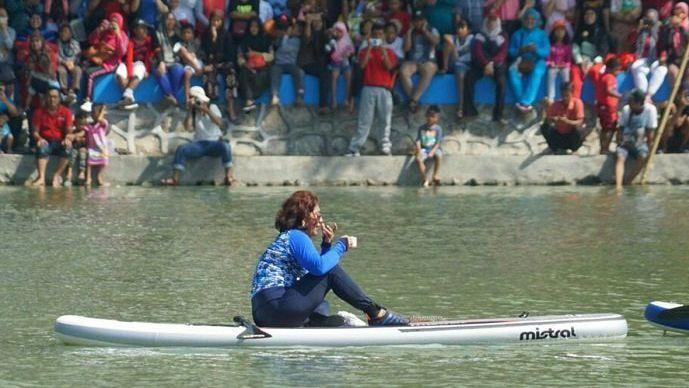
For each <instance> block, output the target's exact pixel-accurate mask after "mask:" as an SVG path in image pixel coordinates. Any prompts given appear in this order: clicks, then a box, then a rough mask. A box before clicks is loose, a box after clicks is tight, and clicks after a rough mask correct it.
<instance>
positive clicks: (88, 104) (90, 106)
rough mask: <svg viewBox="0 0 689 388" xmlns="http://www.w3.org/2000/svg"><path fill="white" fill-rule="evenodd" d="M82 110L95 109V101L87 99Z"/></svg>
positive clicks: (89, 110) (82, 105)
mask: <svg viewBox="0 0 689 388" xmlns="http://www.w3.org/2000/svg"><path fill="white" fill-rule="evenodd" d="M80 108H81V110H83V111H84V112H87V113H91V110H92V109H93V103H92V102H91V101H89V100H86V101H85V102H84V103H83V104H81V107H80Z"/></svg>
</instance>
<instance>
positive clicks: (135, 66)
mask: <svg viewBox="0 0 689 388" xmlns="http://www.w3.org/2000/svg"><path fill="white" fill-rule="evenodd" d="M148 28H149V25H148V24H146V22H145V21H144V20H142V19H139V20H137V21H136V24H135V26H134V36H133V37H132V38H131V39H129V46H128V47H127V55H126V57H125V61H124V62H123V63H120V64H119V65H117V68H116V69H115V76H116V78H117V82H118V83H119V84H120V86H121V87H122V89H123V92H122V100H121V101H120V103H119V105H120V107H121V108H123V109H136V108H137V107H138V106H139V105H138V104H137V103H136V101H135V99H134V90H135V89H136V88H137V86H139V83H140V82H141V81H143V79H144V78H145V77H147V76H148V75H149V74H150V73H151V61H152V60H153V57H154V56H155V54H156V49H155V46H154V41H153V38H152V37H151V34H150V32H149V30H148Z"/></svg>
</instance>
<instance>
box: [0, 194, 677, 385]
mask: <svg viewBox="0 0 689 388" xmlns="http://www.w3.org/2000/svg"><path fill="white" fill-rule="evenodd" d="M290 192H291V189H288V188H285V189H282V188H280V189H239V190H231V191H228V190H226V189H221V188H174V189H144V188H129V187H128V188H111V189H107V190H104V191H99V190H95V191H91V192H86V191H82V190H78V189H75V190H50V189H49V190H46V191H37V190H30V189H25V188H19V187H0V230H1V231H2V233H1V235H0V257H1V261H0V296H1V298H0V314H1V315H0V333H1V334H2V337H0V362H1V364H0V365H1V367H0V386H3V387H4V386H15V385H16V386H31V385H37V386H90V385H94V384H96V385H99V386H103V385H104V386H124V385H126V386H130V385H135V386H141V385H149V386H183V385H210V386H236V385H241V386H262V385H292V386H322V385H341V386H351V385H355V384H356V385H362V384H373V385H382V384H387V383H395V384H405V385H421V384H424V385H437V386H442V385H450V384H452V385H503V386H504V385H514V384H520V385H522V384H528V385H533V384H540V385H553V384H558V385H560V384H568V385H577V386H581V385H592V384H593V385H609V384H616V385H627V384H642V385H664V386H686V384H687V381H688V378H689V373H688V372H687V365H689V337H685V336H678V335H673V336H667V337H663V336H662V335H661V332H660V331H659V330H657V329H654V328H652V327H650V326H649V325H648V324H646V323H645V322H644V320H643V318H642V311H643V307H644V306H645V304H646V303H647V302H648V301H650V300H653V299H659V300H675V301H680V302H682V301H684V302H689V287H687V284H688V280H689V266H688V265H687V257H688V255H687V253H688V252H689V239H687V233H688V232H687V231H689V217H687V214H689V200H687V198H689V187H647V188H637V189H631V190H628V191H627V192H625V193H624V194H623V195H621V196H616V195H615V194H614V192H613V191H611V190H610V189H609V188H571V187H562V188H559V187H558V188H553V187H543V188H538V187H536V188H442V189H441V190H439V191H437V192H435V193H434V192H433V191H430V190H416V189H399V188H377V189H364V188H356V189H341V188H323V189H318V190H317V192H318V194H319V195H320V197H321V202H322V205H321V207H322V210H323V213H324V215H325V217H326V219H327V220H332V221H336V222H337V223H338V224H339V225H340V231H341V232H343V233H348V234H353V235H356V236H358V237H359V245H360V248H359V249H358V250H356V251H354V252H352V253H350V254H348V256H347V257H346V259H345V261H344V267H345V268H346V269H347V270H348V271H349V272H350V273H351V274H352V276H353V277H354V278H355V279H357V281H358V282H359V283H360V284H361V285H362V286H363V287H364V289H366V290H367V291H368V293H369V294H371V295H372V296H373V297H374V298H375V299H376V300H377V301H379V302H381V303H383V304H385V305H387V306H389V307H391V308H393V309H395V310H397V311H399V312H402V313H405V314H412V315H417V316H442V317H447V318H475V317H495V316H514V315H517V314H519V313H521V312H522V311H529V312H530V313H531V314H532V315H542V314H559V313H572V312H580V313H594V312H615V313H621V314H624V316H625V317H626V318H627V320H628V321H629V325H630V328H629V337H628V338H626V339H624V340H619V341H600V342H593V343H571V342H566V343H557V344H522V345H501V346H445V347H442V346H425V347H389V348H380V347H369V348H344V349H342V348H332V349H227V350H215V351H209V352H202V351H200V350H194V351H192V352H184V351H180V350H158V349H118V348H87V347H67V346H63V345H61V344H59V343H58V342H57V341H56V340H55V339H54V338H53V332H52V324H53V322H54V320H55V318H56V317H57V316H59V315H62V314H80V315H88V316H96V317H106V318H117V319H122V320H143V321H159V322H215V323H220V322H228V321H229V319H230V317H231V316H232V315H234V314H236V313H241V314H243V315H245V316H250V309H249V299H248V294H247V293H248V289H249V285H250V280H251V275H252V270H253V268H254V265H255V262H256V258H257V257H258V255H259V254H260V253H261V251H262V249H264V248H265V246H266V244H267V243H269V242H270V241H271V239H272V238H273V237H274V235H275V231H274V230H272V228H271V225H272V223H273V217H274V215H275V212H276V210H277V208H278V206H279V204H280V202H281V201H282V200H283V199H284V198H285V197H286V196H287V195H288V194H289V193H290ZM335 308H336V309H345V308H346V306H344V305H342V304H338V303H335ZM350 310H351V309H350Z"/></svg>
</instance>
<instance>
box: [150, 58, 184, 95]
mask: <svg viewBox="0 0 689 388" xmlns="http://www.w3.org/2000/svg"><path fill="white" fill-rule="evenodd" d="M154 74H155V77H156V80H157V81H158V84H159V85H160V87H161V89H163V93H164V94H165V95H166V96H173V97H176V96H177V92H179V91H180V90H181V89H182V78H183V77H184V68H183V67H182V65H180V64H178V63H175V64H173V65H170V66H168V67H167V68H166V71H165V74H163V75H160V74H158V72H157V71H155V72H154Z"/></svg>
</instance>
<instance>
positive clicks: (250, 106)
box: [242, 101, 256, 113]
mask: <svg viewBox="0 0 689 388" xmlns="http://www.w3.org/2000/svg"><path fill="white" fill-rule="evenodd" d="M254 109H256V103H255V102H253V101H252V102H250V103H248V104H246V106H244V108H242V110H243V111H244V112H245V113H249V112H251V111H252V110H254Z"/></svg>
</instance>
